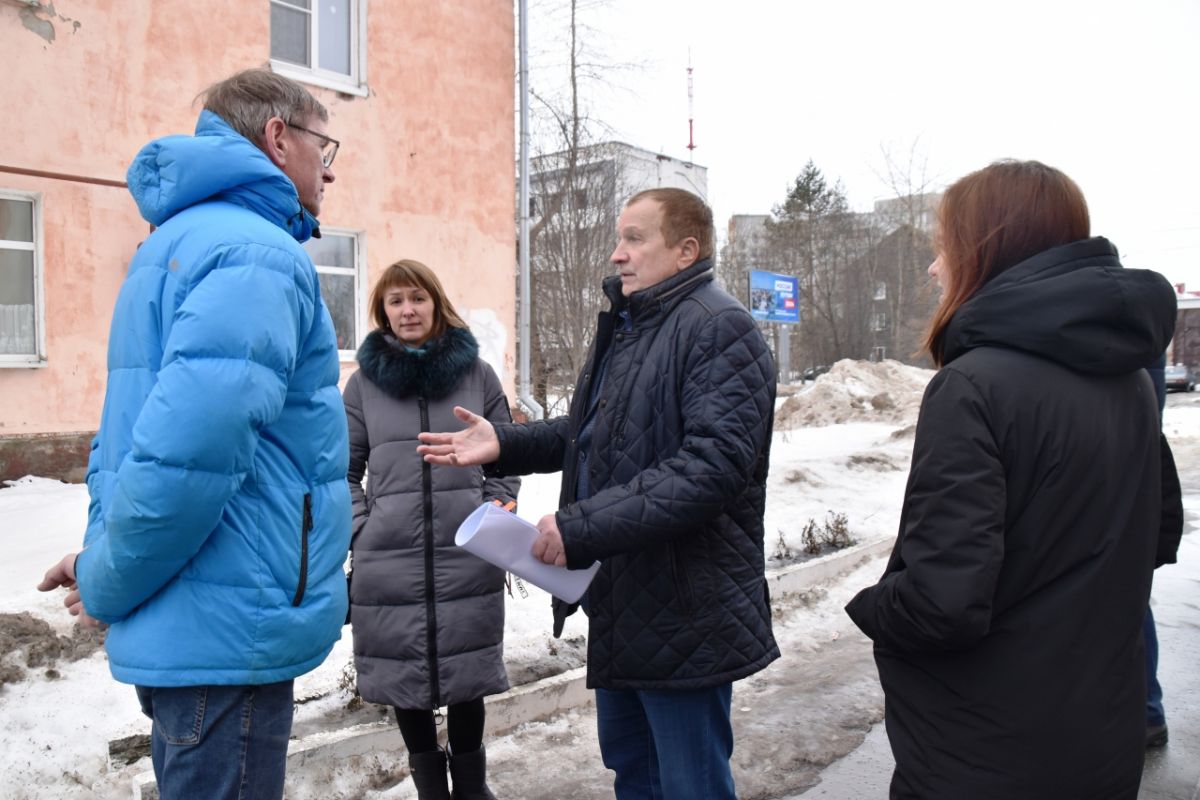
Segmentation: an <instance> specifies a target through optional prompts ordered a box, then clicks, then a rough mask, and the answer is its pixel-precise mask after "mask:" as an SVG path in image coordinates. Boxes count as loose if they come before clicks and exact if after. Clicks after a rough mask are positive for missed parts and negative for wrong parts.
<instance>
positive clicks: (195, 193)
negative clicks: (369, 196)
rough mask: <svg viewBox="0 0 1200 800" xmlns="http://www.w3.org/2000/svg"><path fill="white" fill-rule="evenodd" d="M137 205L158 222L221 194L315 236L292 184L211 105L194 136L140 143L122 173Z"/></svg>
mask: <svg viewBox="0 0 1200 800" xmlns="http://www.w3.org/2000/svg"><path fill="white" fill-rule="evenodd" d="M125 179H126V181H127V182H128V184H129V193H130V194H132V195H133V199H134V200H135V201H136V202H137V206H138V211H140V212H141V214H142V217H143V218H144V219H145V220H146V221H147V222H149V223H151V224H152V225H162V224H163V223H164V222H166V221H167V220H168V219H170V218H171V217H173V216H175V215H176V214H178V213H179V212H180V211H182V210H184V209H185V208H189V207H191V206H194V205H196V204H197V203H202V202H204V201H206V200H226V201H228V202H231V203H235V204H237V205H240V206H242V207H244V208H247V209H249V210H251V211H253V212H255V213H256V214H258V215H259V216H262V217H264V218H265V219H267V220H269V221H271V222H273V223H274V224H276V225H278V226H279V227H281V228H283V229H284V230H286V231H287V232H288V233H290V234H291V235H292V236H293V237H295V239H296V241H299V242H304V241H306V240H307V239H308V238H309V237H311V236H320V232H319V230H318V227H317V226H318V222H317V218H316V217H314V216H313V215H312V214H311V213H309V212H308V211H307V210H306V209H305V208H304V207H303V206H302V205H300V196H299V195H298V194H297V193H296V187H295V185H294V184H293V183H292V181H291V179H290V178H288V176H287V175H285V174H283V171H282V170H281V169H279V167H277V166H275V164H273V163H272V162H271V159H269V158H267V156H266V154H265V153H263V151H261V150H259V149H258V148H257V147H256V146H255V145H254V144H253V143H252V142H251V141H250V140H249V139H247V138H246V137H244V136H242V135H241V134H240V133H238V132H237V131H235V130H234V129H233V128H231V127H230V126H229V123H227V122H225V120H223V119H221V117H219V116H217V115H216V114H214V113H212V112H211V111H202V112H201V113H200V119H199V120H197V121H196V133H195V135H194V136H165V137H163V138H161V139H155V140H154V141H153V142H150V143H149V144H148V145H146V146H145V147H143V148H142V149H141V151H140V152H139V153H138V154H137V156H136V157H135V158H134V160H133V163H132V164H130V165H129V170H128V172H127V173H126V175H125Z"/></svg>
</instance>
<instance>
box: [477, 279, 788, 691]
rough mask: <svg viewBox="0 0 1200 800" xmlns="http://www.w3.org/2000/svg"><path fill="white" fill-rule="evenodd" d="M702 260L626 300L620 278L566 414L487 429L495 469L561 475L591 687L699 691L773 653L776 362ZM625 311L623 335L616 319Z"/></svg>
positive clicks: (608, 285)
mask: <svg viewBox="0 0 1200 800" xmlns="http://www.w3.org/2000/svg"><path fill="white" fill-rule="evenodd" d="M712 278H713V275H712V264H711V262H710V261H708V260H707V259H705V260H702V261H699V262H697V263H695V264H693V265H692V266H690V267H688V268H687V269H685V270H683V271H682V272H680V273H679V274H677V275H674V276H672V277H671V278H669V279H667V280H665V281H663V282H662V283H659V284H656V285H655V286H652V287H650V288H648V289H645V290H643V291H640V292H635V293H634V294H633V295H632V296H631V297H630V298H629V299H628V301H626V299H625V298H624V297H622V295H621V290H620V280H619V278H616V277H614V278H610V279H608V280H606V281H605V284H604V291H605V293H606V294H607V296H608V297H609V299H610V300H611V302H612V308H611V309H610V310H609V311H606V312H603V313H601V314H600V318H599V324H598V329H597V333H596V339H595V341H594V342H593V344H592V352H591V354H590V356H589V358H588V363H587V366H586V367H585V368H584V371H583V374H582V375H581V376H580V378H579V382H578V385H577V387H576V393H575V396H574V398H573V401H572V403H571V410H570V414H569V416H567V417H562V418H558V419H554V420H548V421H542V422H535V423H529V424H524V425H502V426H498V427H497V433H498V435H499V438H500V451H501V457H500V460H499V461H498V462H497V463H496V464H495V465H493V469H495V470H496V471H498V472H500V473H506V474H523V473H528V472H553V471H557V470H560V469H561V470H562V471H563V488H562V495H561V498H560V504H559V505H560V509H559V511H558V514H557V519H558V526H559V530H560V531H561V532H562V536H563V542H564V544H565V547H566V555H567V563H568V566H569V567H572V568H576V569H578V568H584V567H587V566H589V565H591V564H592V562H593V561H595V560H597V559H599V560H601V561H602V562H603V565H602V566H601V568H600V571H599V572H598V573H597V575H596V578H595V580H594V581H593V583H592V585H591V587H590V588H589V590H588V594H587V597H586V605H585V607H586V609H587V612H588V616H589V618H590V626H589V634H588V686H589V687H601V688H607V689H664V688H669V689H697V688H704V687H709V686H715V685H718V684H721V683H725V682H728V681H732V680H736V679H738V678H742V677H745V676H746V675H750V674H752V673H754V672H756V671H758V670H759V669H762V668H763V667H764V666H766V665H767V664H768V663H770V662H771V661H773V660H774V659H775V658H777V657H778V656H779V648H778V647H777V646H776V644H775V638H774V636H773V634H772V632H771V610H770V598H769V597H768V591H767V584H766V580H765V578H764V562H763V506H764V501H765V494H766V478H767V462H768V451H769V449H770V442H771V423H772V413H773V409H774V401H775V379H774V375H775V368H774V363H773V361H772V359H771V355H770V353H769V352H768V350H767V346H766V343H765V342H764V341H763V338H762V336H761V334H760V333H759V331H758V329H757V327H755V324H754V321H753V320H752V319H751V317H750V314H749V313H748V312H747V311H746V310H745V308H743V307H742V306H741V305H740V304H739V303H738V302H737V301H736V300H734V299H733V298H732V297H730V296H729V295H728V294H726V293H725V292H724V291H722V290H721V289H720V288H719V287H717V286H716V285H715V284H713V282H712ZM623 308H628V311H629V313H630V317H631V321H632V330H631V331H624V330H621V331H618V330H615V328H616V320H617V312H618V311H619V310H621V309H623ZM607 347H612V348H613V350H612V353H611V356H610V361H609V364H608V369H607V378H606V379H605V380H604V383H603V388H602V395H601V397H600V399H599V403H598V405H597V410H596V420H595V429H594V434H593V436H592V448H591V452H590V453H589V457H588V460H587V464H588V470H589V472H588V484H589V486H590V487H591V496H590V497H588V498H587V499H585V500H582V501H578V502H576V500H575V486H576V477H577V476H576V474H575V470H576V464H577V463H578V461H579V459H578V453H577V452H576V437H577V435H578V430H579V427H580V425H581V424H582V422H583V419H582V416H583V410H584V406H585V405H586V403H587V399H588V396H589V394H590V392H591V382H592V377H593V371H594V370H593V366H594V365H595V364H596V363H597V362H598V360H599V358H600V357H601V356H602V355H603V349H604V348H607Z"/></svg>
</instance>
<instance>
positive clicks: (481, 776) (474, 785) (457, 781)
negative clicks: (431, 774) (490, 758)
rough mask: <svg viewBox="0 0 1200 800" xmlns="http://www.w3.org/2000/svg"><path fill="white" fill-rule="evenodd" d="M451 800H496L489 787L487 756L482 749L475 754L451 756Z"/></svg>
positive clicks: (454, 754)
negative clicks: (452, 789) (452, 785)
mask: <svg viewBox="0 0 1200 800" xmlns="http://www.w3.org/2000/svg"><path fill="white" fill-rule="evenodd" d="M450 781H451V783H453V784H454V793H453V794H451V795H450V800H496V795H494V794H492V790H491V789H489V788H488V786H487V755H486V754H485V753H484V752H483V748H482V747H480V748H479V749H478V750H476V751H475V752H473V753H451V754H450Z"/></svg>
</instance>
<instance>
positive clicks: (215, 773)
mask: <svg viewBox="0 0 1200 800" xmlns="http://www.w3.org/2000/svg"><path fill="white" fill-rule="evenodd" d="M136 688H137V695H138V700H139V702H141V704H142V713H144V714H145V715H146V716H147V717H150V719H152V720H154V725H153V727H152V729H151V734H150V756H151V758H152V760H153V761H154V778H155V780H156V781H157V782H158V793H159V797H160V798H162V800H193V798H205V800H279V798H281V797H283V774H284V770H285V768H286V766H287V748H288V737H289V736H290V735H291V732H292V682H291V681H283V682H282V683H269V684H265V685H263V686H183V687H172V688H154V687H148V686H138V687H136Z"/></svg>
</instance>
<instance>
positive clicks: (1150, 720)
mask: <svg viewBox="0 0 1200 800" xmlns="http://www.w3.org/2000/svg"><path fill="white" fill-rule="evenodd" d="M1142 638H1143V639H1145V640H1146V727H1147V728H1149V727H1153V726H1156V725H1166V724H1167V715H1166V712H1165V711H1163V701H1162V685H1161V684H1159V682H1158V632H1157V631H1156V630H1155V629H1154V614H1152V613H1151V612H1150V609H1149V608H1147V609H1146V619H1145V621H1143V622H1142Z"/></svg>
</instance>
